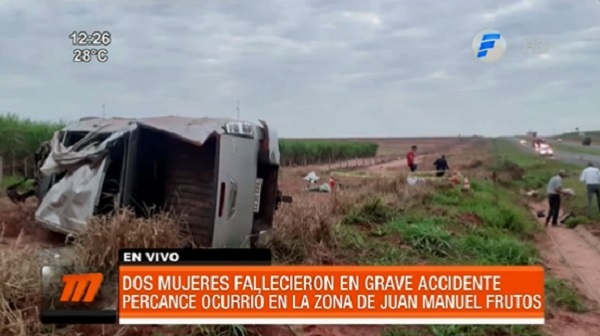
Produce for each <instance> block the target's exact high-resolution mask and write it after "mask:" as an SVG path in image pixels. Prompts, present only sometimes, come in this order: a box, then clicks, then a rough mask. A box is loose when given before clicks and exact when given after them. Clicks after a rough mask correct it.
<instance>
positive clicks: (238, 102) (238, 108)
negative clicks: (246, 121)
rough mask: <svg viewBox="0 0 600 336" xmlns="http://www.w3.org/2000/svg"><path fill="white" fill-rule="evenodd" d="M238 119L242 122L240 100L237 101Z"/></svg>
mask: <svg viewBox="0 0 600 336" xmlns="http://www.w3.org/2000/svg"><path fill="white" fill-rule="evenodd" d="M237 119H238V120H240V100H239V99H238V101H237Z"/></svg>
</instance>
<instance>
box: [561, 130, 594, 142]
mask: <svg viewBox="0 0 600 336" xmlns="http://www.w3.org/2000/svg"><path fill="white" fill-rule="evenodd" d="M585 136H586V137H588V136H589V137H591V138H592V144H593V143H596V144H598V143H600V131H588V132H585ZM553 138H556V139H563V140H565V141H573V142H578V143H581V140H582V138H581V135H579V132H569V133H563V134H559V135H556V136H553Z"/></svg>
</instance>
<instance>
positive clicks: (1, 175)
mask: <svg viewBox="0 0 600 336" xmlns="http://www.w3.org/2000/svg"><path fill="white" fill-rule="evenodd" d="M3 178H4V161H2V156H0V182H2V179H3Z"/></svg>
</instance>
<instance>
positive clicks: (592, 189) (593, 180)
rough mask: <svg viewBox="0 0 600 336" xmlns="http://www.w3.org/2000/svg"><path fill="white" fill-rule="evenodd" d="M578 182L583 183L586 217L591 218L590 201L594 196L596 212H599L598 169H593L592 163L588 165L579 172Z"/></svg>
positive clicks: (599, 183) (599, 173)
mask: <svg viewBox="0 0 600 336" xmlns="http://www.w3.org/2000/svg"><path fill="white" fill-rule="evenodd" d="M579 180H580V181H581V182H583V183H585V185H586V187H587V197H588V216H592V200H593V199H594V195H596V201H597V202H598V210H600V169H598V168H596V167H594V164H593V163H591V162H590V163H588V166H587V168H585V169H584V170H583V171H582V172H581V177H580V178H579Z"/></svg>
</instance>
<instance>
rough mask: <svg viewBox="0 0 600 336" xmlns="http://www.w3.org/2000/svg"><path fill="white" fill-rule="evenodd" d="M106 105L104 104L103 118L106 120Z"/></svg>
mask: <svg viewBox="0 0 600 336" xmlns="http://www.w3.org/2000/svg"><path fill="white" fill-rule="evenodd" d="M105 112H106V105H104V104H102V118H106V113H105Z"/></svg>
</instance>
